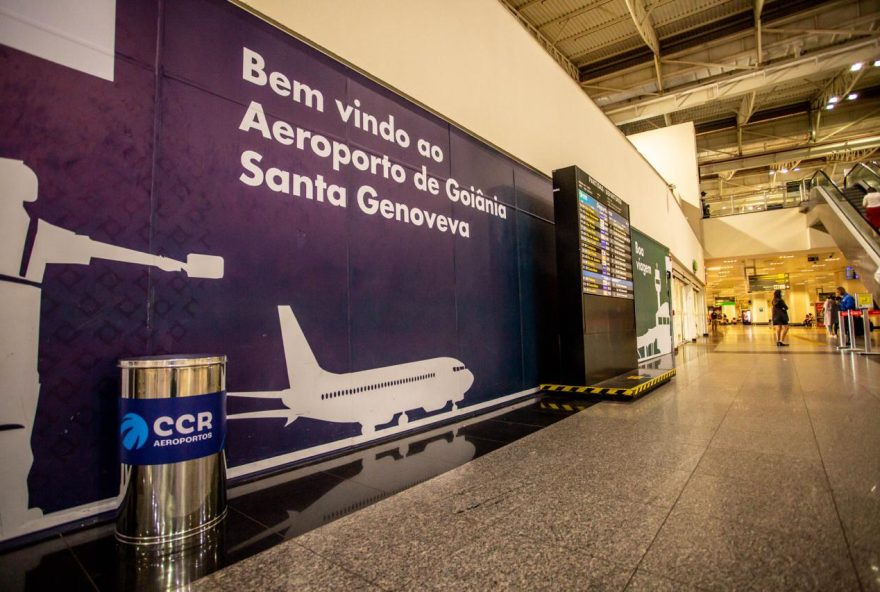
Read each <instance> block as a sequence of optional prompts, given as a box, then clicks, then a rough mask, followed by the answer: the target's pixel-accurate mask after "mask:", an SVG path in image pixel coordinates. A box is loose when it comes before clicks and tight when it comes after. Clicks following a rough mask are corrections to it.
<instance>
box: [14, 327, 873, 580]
mask: <svg viewBox="0 0 880 592" xmlns="http://www.w3.org/2000/svg"><path fill="white" fill-rule="evenodd" d="M878 334H880V332H875V335H874V340H875V342H878V341H880V339H878V337H880V335H878ZM790 341H791V347H788V348H778V347H776V346H775V345H774V343H775V342H774V340H773V337H772V335H771V332H770V329H769V328H768V327H726V328H721V330H720V332H719V333H718V334H717V335H712V336H710V337H709V338H708V339H705V340H701V341H700V342H698V343H694V344H689V345H687V346H685V347H683V348H681V350H680V352H679V356H678V375H677V376H676V378H675V379H674V380H673V381H672V382H671V383H670V384H667V385H665V386H663V387H661V388H660V389H658V390H656V391H654V392H653V393H651V394H649V395H648V396H646V397H644V398H642V399H639V400H637V401H635V402H632V403H617V402H602V403H599V404H595V405H592V406H588V407H587V408H585V409H583V410H581V411H580V412H578V413H575V414H568V415H567V416H565V417H561V416H559V415H555V414H554V413H553V412H552V410H551V409H549V408H548V405H547V404H546V401H541V400H534V401H527V402H525V403H524V404H523V406H522V407H520V408H519V409H514V410H504V411H501V412H496V413H495V414H493V415H490V416H487V417H482V418H474V419H472V420H468V421H467V422H464V423H463V424H461V425H457V426H453V427H447V428H440V429H437V430H434V431H432V432H428V433H423V434H419V435H417V436H412V437H410V438H407V439H405V440H403V441H397V442H393V443H389V444H386V445H383V446H379V447H375V448H371V449H368V450H366V451H362V452H361V453H358V455H355V456H352V457H347V458H343V459H337V460H333V461H327V462H326V463H323V464H322V465H319V466H318V467H306V468H304V469H299V470H297V471H292V472H289V473H286V474H282V475H277V476H275V477H271V478H268V479H264V480H261V481H257V482H254V483H251V484H246V485H242V486H239V487H236V488H234V489H233V490H231V491H230V497H231V500H230V506H231V511H230V515H229V518H228V520H227V525H226V528H225V531H224V534H223V538H222V540H221V541H220V542H216V543H214V544H213V546H209V547H208V548H207V551H201V555H199V556H197V557H195V559H194V560H193V561H190V562H189V565H190V566H191V568H190V570H189V571H188V572H187V573H181V572H174V571H173V570H171V571H169V570H168V569H163V568H162V566H161V565H156V564H151V563H150V561H149V560H145V559H144V558H131V557H128V556H125V555H123V554H122V551H120V550H119V548H118V547H117V546H116V545H115V543H114V542H113V539H112V536H111V534H112V531H111V528H110V527H103V528H95V529H90V530H87V531H83V532H80V533H73V534H68V535H64V536H59V537H56V539H53V540H52V541H48V542H44V543H42V544H39V545H34V546H31V547H26V548H24V549H20V550H18V551H15V552H12V553H7V554H6V555H2V556H0V588H3V589H7V587H8V588H9V589H12V590H17V589H34V590H42V589H48V588H50V587H51V588H53V589H54V588H56V587H58V586H59V585H62V583H63V585H62V587H63V588H64V589H77V588H79V589H89V590H91V589H95V588H97V589H100V590H110V589H122V588H127V589H149V588H156V587H158V586H163V585H164V586H166V587H170V586H173V585H174V584H175V583H183V582H186V581H188V579H189V578H191V577H192V576H193V575H199V574H202V573H204V574H208V573H210V572H212V571H214V570H216V569H217V568H220V567H223V566H224V565H229V567H226V568H225V569H220V570H219V571H214V573H211V574H210V575H208V576H207V577H205V578H203V579H201V580H199V581H197V582H196V583H195V585H194V586H193V588H194V589H195V590H230V591H231V590H235V591H238V590H260V591H262V590H377V591H380V590H491V589H505V590H538V589H546V590H823V591H824V590H880V360H878V359H877V358H876V357H875V358H865V357H857V356H854V355H852V354H841V353H837V352H836V351H834V348H833V342H832V341H831V340H830V339H828V338H826V337H825V335H824V333H823V332H822V330H817V329H812V330H810V329H802V328H794V329H793V330H792V333H791V337H790ZM878 345H880V344H878ZM560 419H561V420H560ZM397 492H399V493H397ZM260 551H263V552H260ZM182 563H184V562H182Z"/></svg>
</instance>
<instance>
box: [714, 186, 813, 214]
mask: <svg viewBox="0 0 880 592" xmlns="http://www.w3.org/2000/svg"><path fill="white" fill-rule="evenodd" d="M808 193H809V188H808V187H806V186H805V185H802V184H798V187H797V189H795V188H794V186H793V185H792V186H791V187H782V188H779V189H778V190H775V191H763V192H761V193H754V194H751V195H736V196H731V197H730V198H726V199H724V198H722V199H721V200H718V201H712V202H709V203H707V204H706V206H707V208H704V209H703V217H704V218H718V217H720V216H733V215H736V214H751V213H753V212H766V211H768V210H781V209H782V208H796V207H797V206H798V205H799V204H800V203H801V201H803V200H804V199H806V196H807V195H808Z"/></svg>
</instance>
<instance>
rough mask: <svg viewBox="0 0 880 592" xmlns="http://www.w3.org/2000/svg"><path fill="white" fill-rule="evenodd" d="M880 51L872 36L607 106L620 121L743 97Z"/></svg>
mask: <svg viewBox="0 0 880 592" xmlns="http://www.w3.org/2000/svg"><path fill="white" fill-rule="evenodd" d="M878 53H880V40H877V39H869V40H861V41H856V42H851V43H847V44H843V45H837V46H834V47H831V48H827V49H824V50H820V51H816V52H814V53H811V54H808V55H806V56H802V57H800V58H796V59H792V60H785V61H782V62H779V63H777V64H774V65H770V66H767V67H765V68H762V69H760V70H756V71H754V72H745V73H740V72H737V73H735V74H731V75H727V76H724V77H722V78H719V79H716V80H713V81H712V82H709V83H706V84H701V85H697V86H693V87H690V88H687V89H683V90H680V91H677V92H671V93H668V94H666V95H664V96H662V97H652V98H648V99H642V100H639V101H636V102H634V103H630V104H627V105H623V106H620V107H612V108H610V109H606V110H605V114H606V115H607V116H608V117H609V119H611V121H613V122H614V123H615V124H617V125H621V124H624V123H631V122H633V121H640V120H642V119H648V118H651V117H657V116H660V115H664V114H666V113H674V112H675V111H680V110H682V109H691V108H693V107H699V106H701V105H705V104H707V103H710V102H713V101H718V100H721V99H732V98H736V97H741V96H743V95H745V94H747V93H750V92H752V91H760V90H762V89H766V88H768V87H772V86H775V85H778V84H782V83H785V82H789V81H792V80H800V79H803V78H807V77H810V76H814V75H816V74H819V73H822V72H826V71H828V70H837V69H840V68H843V67H848V66H849V65H850V64H852V63H853V62H858V61H867V60H872V59H874V58H875V57H877V55H878Z"/></svg>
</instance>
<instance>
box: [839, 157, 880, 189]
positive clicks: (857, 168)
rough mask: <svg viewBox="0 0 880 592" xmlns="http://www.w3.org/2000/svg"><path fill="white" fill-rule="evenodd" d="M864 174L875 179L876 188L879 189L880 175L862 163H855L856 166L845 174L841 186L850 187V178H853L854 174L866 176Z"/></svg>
mask: <svg viewBox="0 0 880 592" xmlns="http://www.w3.org/2000/svg"><path fill="white" fill-rule="evenodd" d="M865 172H867V174H868V175H870V176H871V177H873V178H874V179H876V181H877V186H878V187H880V173H878V172H877V170H875V169H874V168H873V167H869V166H868V165H866V164H865V163H863V162H858V163H856V165H855V166H854V167H853V168H852V169H851V170H850V171H849V172H848V173H847V174H846V177H844V178H843V186H844V187H849V186H850V184H849V179H850V177H852V176H855V175H856V174H859V173H861V174H866V173H865Z"/></svg>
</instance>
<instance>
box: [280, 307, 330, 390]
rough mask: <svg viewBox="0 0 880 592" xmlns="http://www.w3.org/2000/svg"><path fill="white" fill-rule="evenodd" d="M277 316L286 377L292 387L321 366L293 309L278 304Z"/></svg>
mask: <svg viewBox="0 0 880 592" xmlns="http://www.w3.org/2000/svg"><path fill="white" fill-rule="evenodd" d="M278 318H279V320H280V321H281V339H282V340H283V341H284V360H285V362H286V363H287V379H288V381H289V382H290V386H291V388H293V385H294V384H297V383H298V384H302V381H303V380H308V379H309V378H310V377H313V376H315V375H316V374H318V373H319V372H321V366H320V365H318V360H317V359H316V358H315V354H314V352H312V348H311V346H309V342H308V341H307V340H306V336H305V334H304V333H303V331H302V328H301V327H300V326H299V321H297V320H296V316H294V314H293V309H292V308H290V307H289V306H279V307H278Z"/></svg>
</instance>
